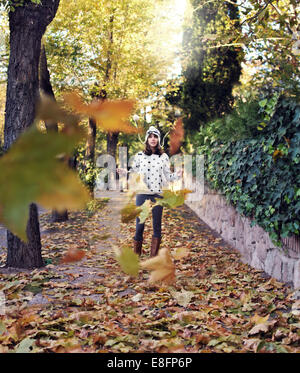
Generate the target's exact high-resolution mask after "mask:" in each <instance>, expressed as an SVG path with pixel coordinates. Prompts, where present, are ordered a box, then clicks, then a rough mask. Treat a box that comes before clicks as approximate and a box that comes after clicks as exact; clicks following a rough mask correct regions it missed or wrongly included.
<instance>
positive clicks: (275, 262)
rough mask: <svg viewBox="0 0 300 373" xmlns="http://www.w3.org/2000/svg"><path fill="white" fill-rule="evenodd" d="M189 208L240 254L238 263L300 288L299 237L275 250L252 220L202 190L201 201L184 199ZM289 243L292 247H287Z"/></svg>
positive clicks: (211, 192)
mask: <svg viewBox="0 0 300 373" xmlns="http://www.w3.org/2000/svg"><path fill="white" fill-rule="evenodd" d="M186 205H187V206H189V207H190V208H191V209H192V210H193V211H194V212H195V213H196V214H197V215H198V216H199V217H200V218H201V219H202V220H203V221H204V222H205V223H206V224H207V225H209V226H210V227H211V228H212V229H214V230H215V231H216V232H218V233H219V234H220V235H221V237H222V238H223V239H224V240H225V241H226V242H227V243H228V244H230V245H231V246H232V247H234V248H236V249H237V250H238V251H239V252H240V253H241V260H242V261H243V262H245V263H248V264H250V265H251V266H253V267H254V268H256V269H261V270H263V271H265V272H266V273H267V274H269V275H270V276H272V277H274V278H276V279H277V280H279V281H282V282H285V283H289V284H290V285H292V286H293V287H294V288H300V250H299V247H300V242H299V237H295V236H294V237H292V238H291V239H285V240H283V242H284V247H285V250H283V249H280V248H278V247H276V246H275V245H274V244H273V243H272V241H271V240H270V237H269V234H268V233H267V232H266V231H265V230H264V229H262V228H261V227H259V226H257V225H255V226H253V227H251V226H250V224H251V220H250V219H249V218H247V217H243V216H241V215H240V214H239V213H238V212H237V211H236V209H235V208H234V207H233V206H232V205H231V204H230V203H229V202H228V201H226V199H225V196H224V195H222V194H220V193H218V192H216V191H214V190H211V189H209V188H208V187H207V186H205V188H204V194H203V195H202V198H201V196H200V198H199V199H198V201H197V200H195V195H194V197H193V198H187V200H186ZM289 243H292V245H291V244H289Z"/></svg>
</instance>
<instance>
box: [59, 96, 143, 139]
mask: <svg viewBox="0 0 300 373" xmlns="http://www.w3.org/2000/svg"><path fill="white" fill-rule="evenodd" d="M64 98H65V101H66V103H67V104H69V105H70V106H71V107H72V109H73V110H75V111H76V112H78V113H80V114H83V115H85V116H88V117H90V118H93V119H94V120H95V121H96V124H97V126H99V127H100V128H102V129H103V130H105V131H107V132H126V133H137V132H140V131H141V129H137V128H136V127H134V126H132V125H131V124H129V123H128V119H129V116H130V115H131V113H132V111H133V108H134V105H135V102H134V101H133V100H116V101H109V100H94V101H93V102H92V103H90V104H85V103H84V102H83V101H82V99H81V97H80V96H79V95H78V94H77V93H75V92H72V93H68V94H65V96H64Z"/></svg>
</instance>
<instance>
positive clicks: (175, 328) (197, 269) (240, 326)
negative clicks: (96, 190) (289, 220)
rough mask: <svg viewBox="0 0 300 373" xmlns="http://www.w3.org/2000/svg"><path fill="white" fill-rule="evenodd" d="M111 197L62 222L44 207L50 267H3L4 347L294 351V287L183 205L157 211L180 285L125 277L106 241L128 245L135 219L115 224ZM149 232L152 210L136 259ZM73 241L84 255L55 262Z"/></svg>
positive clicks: (298, 309) (297, 318)
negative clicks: (247, 258) (252, 262)
mask: <svg viewBox="0 0 300 373" xmlns="http://www.w3.org/2000/svg"><path fill="white" fill-rule="evenodd" d="M121 195H122V194H121ZM110 197H112V198H110V199H109V201H108V202H107V201H105V200H103V199H99V202H98V204H97V209H95V211H93V212H91V211H81V212H76V213H75V212H73V213H70V219H69V221H67V222H65V223H50V220H49V218H50V214H49V212H45V213H43V214H41V216H40V225H41V237H42V244H43V257H44V258H45V260H46V263H47V266H46V267H44V268H42V269H37V270H34V271H18V272H16V271H12V270H9V269H3V268H2V269H1V270H0V290H2V291H0V294H1V295H2V298H1V297H0V352H6V351H11V350H15V351H19V352H20V351H21V352H30V351H33V352H51V351H53V352H257V351H260V352H300V342H299V341H300V301H299V300H296V299H295V294H294V292H293V289H291V288H289V287H288V286H286V285H284V284H282V283H279V282H278V281H276V280H274V279H272V278H269V277H268V276H266V275H265V274H264V273H262V272H261V271H258V270H255V269H253V268H251V267H250V266H249V265H247V264H244V263H242V262H241V261H240V255H239V253H238V252H237V251H236V250H234V249H231V248H230V247H228V245H226V243H225V242H223V240H222V239H221V238H220V237H219V236H218V235H217V234H215V233H214V232H213V231H212V230H211V229H210V228H209V227H208V226H207V225H206V224H205V223H203V222H202V221H201V220H200V219H199V218H198V217H197V216H196V215H195V214H194V213H193V212H192V211H191V210H190V209H189V208H188V207H186V206H181V207H178V208H176V209H172V210H167V209H164V213H163V225H162V231H163V239H162V247H165V248H168V249H169V250H170V252H171V254H172V255H173V258H174V262H175V267H176V282H175V283H174V284H172V285H171V286H167V285H153V284H149V282H148V279H149V272H148V271H143V270H140V272H139V276H138V277H137V278H134V277H130V276H128V275H126V274H124V273H123V272H122V270H121V268H120V266H119V264H118V262H117V261H116V258H115V254H114V251H113V250H112V243H113V244H114V245H116V246H119V247H120V246H124V245H130V246H131V245H132V237H133V235H134V232H135V223H134V221H132V222H131V223H129V224H121V223H120V216H119V211H120V208H121V207H122V205H120V202H122V201H123V202H124V198H122V197H120V195H119V196H117V195H114V194H113V195H111V196H110ZM120 198H121V199H120ZM151 235H152V224H151V216H150V217H149V218H148V219H147V220H146V228H145V232H144V241H145V243H144V246H143V249H144V254H143V256H142V258H141V259H142V260H144V259H146V258H147V257H149V245H150V241H151ZM71 247H72V248H74V249H80V250H84V251H86V255H85V257H84V258H83V259H82V260H81V261H79V262H75V263H68V264H60V260H61V258H62V256H63V255H64V253H65V252H66V250H68V249H70V248H71ZM0 255H1V257H0V258H1V265H3V264H4V263H5V256H6V253H5V250H2V251H0ZM1 302H2V303H1ZM1 305H2V307H1ZM4 306H5V307H4Z"/></svg>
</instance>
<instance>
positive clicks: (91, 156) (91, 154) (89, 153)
mask: <svg viewBox="0 0 300 373" xmlns="http://www.w3.org/2000/svg"><path fill="white" fill-rule="evenodd" d="M96 130H97V127H96V122H95V121H94V119H92V118H89V127H88V138H87V142H86V150H85V159H86V160H87V161H90V162H91V163H94V160H95V146H96V133H97V131H96Z"/></svg>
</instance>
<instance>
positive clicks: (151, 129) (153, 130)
mask: <svg viewBox="0 0 300 373" xmlns="http://www.w3.org/2000/svg"><path fill="white" fill-rule="evenodd" d="M151 133H153V134H154V135H156V136H157V137H158V144H159V145H160V132H159V130H158V129H157V128H155V127H154V126H151V127H149V129H148V131H147V132H146V137H145V141H144V143H146V142H147V140H148V137H149V135H150V134H151Z"/></svg>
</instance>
